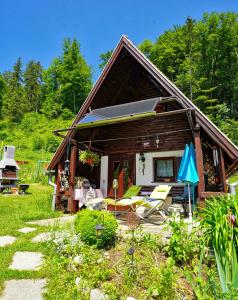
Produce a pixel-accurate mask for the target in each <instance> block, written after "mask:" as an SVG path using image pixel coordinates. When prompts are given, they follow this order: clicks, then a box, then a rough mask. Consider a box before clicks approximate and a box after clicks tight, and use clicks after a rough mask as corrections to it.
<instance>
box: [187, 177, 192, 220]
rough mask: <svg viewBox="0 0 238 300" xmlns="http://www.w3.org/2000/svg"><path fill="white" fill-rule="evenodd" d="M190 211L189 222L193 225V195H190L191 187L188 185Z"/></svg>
mask: <svg viewBox="0 0 238 300" xmlns="http://www.w3.org/2000/svg"><path fill="white" fill-rule="evenodd" d="M188 210H189V213H188V220H189V223H192V222H193V216H192V207H191V194H190V185H189V183H188Z"/></svg>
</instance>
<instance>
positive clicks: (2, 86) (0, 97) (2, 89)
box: [0, 74, 4, 116]
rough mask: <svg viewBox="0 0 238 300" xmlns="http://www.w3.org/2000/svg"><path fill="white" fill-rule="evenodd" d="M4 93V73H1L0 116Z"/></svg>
mask: <svg viewBox="0 0 238 300" xmlns="http://www.w3.org/2000/svg"><path fill="white" fill-rule="evenodd" d="M3 93H4V80H3V77H2V74H0V116H1V113H2V99H3Z"/></svg>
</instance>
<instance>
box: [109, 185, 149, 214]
mask: <svg viewBox="0 0 238 300" xmlns="http://www.w3.org/2000/svg"><path fill="white" fill-rule="evenodd" d="M140 190H141V186H137V185H132V186H130V187H129V188H128V190H127V191H126V192H125V194H124V195H123V197H122V198H121V199H117V200H116V201H115V200H114V199H111V198H106V199H105V200H104V201H105V203H106V204H107V210H108V211H111V212H116V213H120V212H127V211H131V210H135V208H136V206H137V205H139V204H141V203H143V202H144V198H143V197H141V196H137V195H138V194H139V192H140Z"/></svg>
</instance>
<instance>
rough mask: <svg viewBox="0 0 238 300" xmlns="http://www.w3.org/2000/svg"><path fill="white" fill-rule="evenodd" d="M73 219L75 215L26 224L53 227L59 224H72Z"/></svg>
mask: <svg viewBox="0 0 238 300" xmlns="http://www.w3.org/2000/svg"><path fill="white" fill-rule="evenodd" d="M75 217H76V215H66V216H63V217H59V218H52V219H45V220H38V221H31V222H27V224H33V225H40V226H54V225H57V224H59V225H60V224H64V223H68V222H72V221H73V220H74V219H75Z"/></svg>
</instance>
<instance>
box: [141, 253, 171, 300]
mask: <svg viewBox="0 0 238 300" xmlns="http://www.w3.org/2000/svg"><path fill="white" fill-rule="evenodd" d="M154 272H155V274H156V276H157V277H158V279H157V280H156V281H153V282H152V284H151V285H150V287H149V288H148V291H147V292H148V296H150V297H151V298H152V299H164V300H169V299H175V298H176V273H175V270H174V260H173V259H171V258H169V259H168V260H167V261H166V263H165V264H164V265H162V266H161V267H160V268H158V269H157V270H154Z"/></svg>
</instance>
